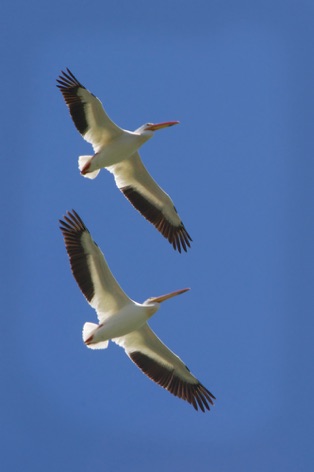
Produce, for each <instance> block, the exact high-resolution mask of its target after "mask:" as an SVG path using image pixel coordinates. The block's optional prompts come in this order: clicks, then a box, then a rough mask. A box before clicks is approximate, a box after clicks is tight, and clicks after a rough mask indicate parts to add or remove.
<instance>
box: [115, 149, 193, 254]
mask: <svg viewBox="0 0 314 472" xmlns="http://www.w3.org/2000/svg"><path fill="white" fill-rule="evenodd" d="M108 170H109V171H110V172H111V173H112V174H113V175H114V178H115V181H116V184H117V186H118V188H119V189H120V190H121V192H123V194H124V195H125V197H126V198H127V199H128V200H129V201H130V202H131V203H132V205H133V206H134V207H135V208H136V209H137V210H138V211H139V212H140V213H142V215H143V216H144V217H145V218H146V219H147V220H148V221H150V222H151V223H152V224H153V225H154V226H155V227H156V228H157V229H158V231H160V233H161V234H162V235H163V236H164V237H165V238H166V239H168V241H169V242H170V243H171V244H172V245H173V247H174V249H178V251H179V252H181V247H182V248H183V249H184V251H187V248H188V247H190V241H192V239H191V236H190V235H189V233H188V232H187V231H186V229H185V227H184V224H183V223H182V221H181V219H180V217H179V215H178V213H177V210H176V209H175V206H174V204H173V202H172V200H171V198H170V197H169V195H167V194H166V192H164V191H163V190H162V189H161V188H160V187H159V185H158V184H157V183H156V182H155V180H154V179H153V178H152V177H151V176H150V174H149V173H148V172H147V170H146V168H145V166H144V165H143V163H142V161H141V158H140V156H139V154H138V153H137V152H135V153H134V154H132V156H131V157H130V158H129V159H125V160H124V161H121V162H119V163H118V164H116V165H114V166H110V167H108Z"/></svg>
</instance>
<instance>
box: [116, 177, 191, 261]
mask: <svg viewBox="0 0 314 472" xmlns="http://www.w3.org/2000/svg"><path fill="white" fill-rule="evenodd" d="M120 190H121V192H122V193H123V194H124V196H125V197H126V198H127V199H128V200H129V201H130V203H131V204H132V205H133V206H134V208H136V210H137V211H139V212H140V213H141V214H142V215H143V216H144V218H146V219H147V220H148V221H149V222H150V223H152V224H153V225H154V226H155V228H156V229H157V230H158V231H159V232H160V234H162V235H163V237H164V238H166V239H167V240H168V241H169V243H170V244H172V247H173V249H174V250H176V251H178V252H179V253H180V254H181V252H182V249H183V251H184V252H187V251H188V248H190V247H191V243H190V242H191V241H192V238H191V236H190V235H189V233H188V232H187V230H186V229H185V226H184V224H183V223H182V222H180V224H179V225H178V226H174V225H173V224H172V223H170V221H168V220H167V219H166V218H165V216H164V215H163V213H162V211H161V210H159V209H158V208H156V207H155V206H154V205H153V204H152V203H150V202H149V201H148V200H146V199H145V198H144V197H143V196H142V195H141V194H140V193H139V192H137V191H136V190H135V189H134V188H133V187H132V186H130V185H128V186H125V187H121V188H120ZM174 210H175V212H176V213H177V211H176V209H175V208H174Z"/></svg>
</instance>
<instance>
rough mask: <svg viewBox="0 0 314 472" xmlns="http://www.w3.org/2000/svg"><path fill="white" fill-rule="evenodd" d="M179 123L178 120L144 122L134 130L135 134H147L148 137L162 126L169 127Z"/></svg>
mask: <svg viewBox="0 0 314 472" xmlns="http://www.w3.org/2000/svg"><path fill="white" fill-rule="evenodd" d="M179 123H180V122H179V121H164V122H163V123H145V124H144V125H142V126H141V127H140V128H138V129H137V130H136V131H134V132H135V133H136V134H140V135H144V136H148V137H149V138H151V137H152V136H153V134H154V132H155V131H158V130H159V129H162V128H169V126H174V125H178V124H179Z"/></svg>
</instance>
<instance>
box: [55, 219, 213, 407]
mask: <svg viewBox="0 0 314 472" xmlns="http://www.w3.org/2000/svg"><path fill="white" fill-rule="evenodd" d="M60 223H61V226H60V229H61V231H62V233H63V237H64V242H65V247H66V250H67V253H68V256H69V260H70V265H71V269H72V273H73V276H74V278H75V279H76V282H77V284H78V285H79V287H80V289H81V291H82V293H83V295H84V296H85V298H86V300H87V301H88V303H89V304H90V305H91V306H92V307H93V308H94V309H95V310H96V313H97V317H98V321H99V323H98V324H96V323H90V322H87V323H85V324H84V326H83V341H84V343H85V344H86V346H87V347H89V348H90V349H105V348H107V347H108V343H109V341H110V340H112V341H113V342H115V343H116V344H118V345H119V346H121V347H123V348H124V350H125V352H126V354H127V355H128V356H129V358H130V359H131V360H132V361H133V362H134V363H135V364H136V365H137V366H138V367H139V368H140V369H141V370H142V372H144V373H145V374H146V375H147V376H148V377H149V378H151V379H152V380H153V381H154V382H156V383H157V384H159V385H161V386H162V387H163V388H165V389H167V390H168V391H169V392H170V393H172V394H173V395H175V396H178V397H179V398H182V399H183V400H186V401H187V402H189V403H190V404H192V405H193V407H194V408H195V409H196V410H197V409H198V408H200V409H201V410H202V411H203V412H204V411H205V409H207V410H209V409H210V407H209V404H212V405H213V400H214V399H215V397H214V396H213V395H212V393H210V391H209V390H207V389H206V388H205V387H204V386H203V385H202V384H201V383H200V382H199V381H198V380H197V378H196V377H194V375H193V374H192V373H191V372H190V371H189V369H188V368H187V367H186V365H185V364H184V363H183V362H182V360H181V359H180V358H179V357H178V356H177V355H176V354H174V353H173V352H172V351H170V349H168V348H167V346H165V344H163V343H162V341H161V340H160V339H159V338H158V337H157V336H156V334H155V333H154V332H153V331H152V330H151V328H150V327H149V325H148V323H147V321H148V320H149V319H150V318H151V317H152V316H153V315H154V314H155V313H156V312H157V310H158V309H159V308H160V304H161V303H162V302H164V301H166V300H168V299H170V298H173V297H175V296H177V295H180V294H182V293H184V292H186V291H187V290H189V289H188V288H184V289H181V290H176V291H175V292H171V293H168V294H166V295H162V296H159V297H151V298H148V299H147V300H146V301H145V302H144V303H142V304H141V303H137V302H135V301H133V300H131V299H130V298H129V297H128V296H127V295H126V293H125V292H124V291H123V290H122V288H121V287H120V285H119V284H118V282H117V281H116V279H115V278H114V276H113V275H112V273H111V272H110V269H109V267H108V265H107V262H106V260H105V258H104V255H103V253H102V252H101V250H100V249H99V247H98V246H97V244H96V243H95V242H94V241H93V240H92V238H91V235H90V233H89V231H88V229H87V228H86V226H85V224H84V223H83V221H82V219H81V218H80V217H79V215H78V214H77V213H76V212H75V211H74V210H72V212H68V213H67V215H65V216H64V219H63V220H60Z"/></svg>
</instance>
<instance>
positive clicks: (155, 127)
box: [146, 121, 180, 131]
mask: <svg viewBox="0 0 314 472" xmlns="http://www.w3.org/2000/svg"><path fill="white" fill-rule="evenodd" d="M179 123H180V121H165V122H164V123H155V124H152V125H149V126H147V127H146V129H148V130H149V131H157V130H159V129H162V128H168V127H169V126H173V125H178V124H179Z"/></svg>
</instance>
